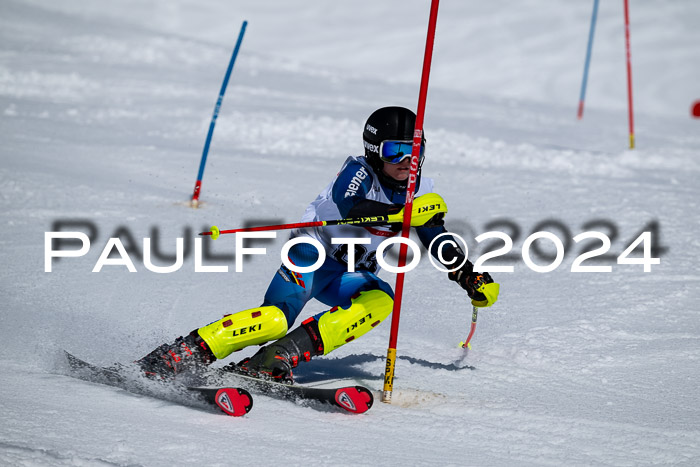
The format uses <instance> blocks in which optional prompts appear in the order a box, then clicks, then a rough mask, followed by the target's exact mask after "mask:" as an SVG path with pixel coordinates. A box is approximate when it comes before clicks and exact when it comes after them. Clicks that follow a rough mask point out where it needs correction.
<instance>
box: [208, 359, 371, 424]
mask: <svg viewBox="0 0 700 467" xmlns="http://www.w3.org/2000/svg"><path fill="white" fill-rule="evenodd" d="M215 371H216V377H215V379H216V380H217V381H221V382H223V383H224V384H226V383H229V382H230V383H234V384H235V385H236V386H242V387H245V388H246V389H248V390H250V391H251V392H253V393H254V394H255V393H257V394H261V395H266V396H270V397H274V398H277V399H284V400H290V401H293V402H305V401H311V402H318V403H322V404H329V405H332V406H334V407H337V408H339V409H342V410H345V411H347V412H350V413H355V414H361V413H365V412H367V411H368V410H369V409H370V408H371V407H372V404H373V403H374V396H373V395H372V391H371V390H369V389H368V388H366V387H364V386H359V385H347V386H335V387H315V386H307V385H303V384H290V383H284V382H278V381H271V380H267V379H261V378H258V377H255V376H251V375H247V374H243V373H238V372H236V371H231V370H226V369H218V370H215Z"/></svg>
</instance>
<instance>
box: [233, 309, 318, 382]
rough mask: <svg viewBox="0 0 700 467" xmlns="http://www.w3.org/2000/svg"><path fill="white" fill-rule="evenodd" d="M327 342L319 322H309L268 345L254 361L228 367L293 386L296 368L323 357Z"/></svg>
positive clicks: (251, 359) (234, 370)
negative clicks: (314, 357) (294, 369)
mask: <svg viewBox="0 0 700 467" xmlns="http://www.w3.org/2000/svg"><path fill="white" fill-rule="evenodd" d="M323 353H324V349H323V340H322V339H321V334H320V332H319V329H318V322H317V321H316V320H315V319H314V318H309V319H307V320H306V321H304V322H303V323H301V326H299V327H298V328H296V329H295V330H294V331H292V332H290V333H289V334H287V335H286V336H284V337H283V338H281V339H279V340H277V341H275V342H274V343H272V344H270V345H266V346H264V347H263V348H261V349H260V350H258V352H257V353H256V354H255V355H253V356H252V357H250V358H246V359H243V360H242V361H240V362H239V363H238V364H230V365H228V366H226V367H224V370H225V371H232V372H234V373H240V374H244V375H248V376H253V377H256V378H262V379H267V380H272V381H280V382H284V383H293V382H294V376H293V374H292V368H296V366H297V365H299V362H300V361H306V362H308V361H309V360H311V357H313V356H316V355H323Z"/></svg>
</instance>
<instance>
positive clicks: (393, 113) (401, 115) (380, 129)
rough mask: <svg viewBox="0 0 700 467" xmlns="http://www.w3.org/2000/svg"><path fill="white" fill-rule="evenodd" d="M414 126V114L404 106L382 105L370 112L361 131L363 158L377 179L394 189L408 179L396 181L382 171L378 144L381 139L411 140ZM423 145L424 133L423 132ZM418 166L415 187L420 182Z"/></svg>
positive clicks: (400, 188) (403, 186)
mask: <svg viewBox="0 0 700 467" xmlns="http://www.w3.org/2000/svg"><path fill="white" fill-rule="evenodd" d="M415 126H416V114H414V113H413V112H412V111H411V110H409V109H407V108H405V107H382V108H381V109H377V110H375V111H374V112H372V115H370V116H369V118H368V119H367V122H366V123H365V128H364V131H363V132H362V141H363V142H364V145H365V158H366V159H367V162H368V163H369V165H370V167H372V169H374V172H375V173H376V174H377V176H378V177H379V181H380V182H381V183H382V184H384V185H387V186H388V187H389V188H391V189H394V190H399V191H403V190H405V189H406V186H407V185H408V180H405V181H398V180H394V179H393V178H391V177H389V176H387V175H386V174H384V172H383V171H382V167H383V166H384V165H383V164H384V163H383V162H382V160H381V159H380V158H379V145H380V143H381V142H382V141H387V140H398V141H413V130H414V129H415ZM423 145H425V134H423ZM422 165H423V164H422V161H421V165H420V166H418V180H417V183H416V189H417V186H418V184H419V183H420V169H421V166H422Z"/></svg>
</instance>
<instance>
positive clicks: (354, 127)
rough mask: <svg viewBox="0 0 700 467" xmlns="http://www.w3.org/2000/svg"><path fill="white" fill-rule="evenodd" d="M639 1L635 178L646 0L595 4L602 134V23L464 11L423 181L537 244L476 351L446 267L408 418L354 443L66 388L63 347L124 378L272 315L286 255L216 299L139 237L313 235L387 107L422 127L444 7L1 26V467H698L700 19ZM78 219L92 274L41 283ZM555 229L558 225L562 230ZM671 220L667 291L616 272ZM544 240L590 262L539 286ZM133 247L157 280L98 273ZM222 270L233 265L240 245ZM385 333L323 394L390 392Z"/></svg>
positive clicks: (111, 270)
mask: <svg viewBox="0 0 700 467" xmlns="http://www.w3.org/2000/svg"><path fill="white" fill-rule="evenodd" d="M631 3H632V5H631V21H632V25H631V33H632V60H633V72H634V76H633V80H634V93H635V126H636V135H637V148H636V149H635V150H633V151H631V150H628V149H627V141H628V128H627V114H626V102H627V96H626V88H625V80H626V77H625V63H624V35H623V31H624V30H623V18H622V2H621V1H618V2H602V4H601V7H600V12H599V18H598V27H597V35H596V40H595V43H594V49H593V60H592V65H591V74H590V77H589V89H588V93H587V102H586V110H585V116H584V119H583V120H582V121H577V120H576V118H575V115H576V106H577V104H578V95H579V86H580V80H581V72H582V69H583V59H584V56H585V47H586V41H587V37H588V27H589V20H590V13H591V6H592V2H562V1H553V0H527V1H521V2H505V1H493V2H472V1H469V2H464V1H463V2H443V4H442V5H441V9H440V15H439V20H438V30H437V37H436V43H435V54H434V64H433V73H432V75H431V89H430V92H429V95H428V106H427V111H426V119H425V131H426V136H427V139H428V155H427V159H426V163H425V166H424V169H425V173H426V175H429V176H431V177H433V178H435V179H436V182H437V183H436V188H437V191H438V192H439V193H440V194H441V195H443V197H444V198H445V199H446V201H447V203H448V206H449V209H450V213H449V215H448V223H447V225H448V228H451V230H453V231H455V232H458V233H460V234H462V235H463V236H464V237H465V238H466V239H467V241H468V242H469V246H470V247H471V248H473V249H475V248H476V242H475V241H474V237H475V236H476V235H478V234H480V233H484V232H486V231H488V230H502V231H505V232H507V233H509V234H511V236H513V238H514V243H515V245H514V248H513V251H512V253H513V255H514V258H513V259H511V260H510V264H512V265H514V266H515V272H513V273H494V274H493V275H494V277H495V278H496V279H497V281H498V282H500V284H501V297H500V300H499V302H498V303H497V304H496V306H494V307H493V308H492V309H488V310H483V311H481V313H480V314H479V321H478V326H477V331H476V335H475V337H474V340H473V349H472V350H471V351H469V352H468V354H465V352H464V351H463V350H462V349H459V348H458V347H457V346H458V343H459V342H460V341H461V340H464V338H465V337H466V334H467V332H468V330H469V323H470V318H471V307H470V306H469V304H468V302H467V301H466V297H465V294H464V293H463V292H462V291H461V290H460V289H458V288H457V287H456V286H455V285H454V284H453V283H450V282H448V281H447V280H446V278H445V275H444V274H443V273H440V272H438V271H436V270H435V269H433V268H432V266H430V264H429V263H428V262H427V260H425V259H424V261H423V264H421V266H420V267H419V268H418V269H417V270H415V271H413V272H411V273H409V274H408V275H407V278H406V291H405V295H404V306H403V310H402V315H401V328H400V334H399V344H398V355H399V361H398V364H397V368H396V381H395V391H394V403H393V404H392V405H387V404H381V403H377V404H376V405H375V407H374V408H373V409H372V410H371V411H370V412H369V413H367V414H366V415H363V416H349V415H345V414H340V413H336V412H332V411H327V410H317V409H314V408H309V407H302V406H297V405H294V404H291V403H287V402H282V401H277V400H273V399H269V398H265V397H257V398H256V403H255V407H254V409H253V411H252V412H251V413H250V414H249V415H248V416H246V417H244V418H240V419H233V418H230V417H225V416H221V415H219V414H216V413H214V412H212V411H211V410H207V409H204V408H201V407H190V406H185V405H180V404H176V403H174V402H168V401H163V400H158V399H153V398H149V397H145V396H138V395H133V394H130V393H127V392H125V391H122V390H119V389H115V388H111V387H106V386H101V385H96V384H90V383H85V382H82V381H79V380H76V379H73V378H69V377H67V376H64V375H63V373H64V369H63V366H62V364H61V362H60V359H59V358H58V356H59V355H60V352H59V350H60V349H62V348H66V349H69V350H71V351H72V352H74V353H76V354H77V355H78V356H80V357H83V358H85V359H88V360H91V361H93V362H95V363H100V364H108V363H111V362H114V361H123V362H127V361H131V360H133V359H135V358H138V357H140V356H142V355H144V354H145V353H146V352H148V351H149V350H151V349H152V348H154V347H155V346H156V345H158V344H160V343H162V342H165V341H167V340H170V339H172V338H173V337H176V336H178V335H180V334H182V333H186V332H189V331H190V330H191V329H194V328H196V327H198V326H201V325H203V324H206V323H208V322H210V321H212V320H214V319H217V318H218V317H219V316H220V315H221V314H224V313H230V312H235V311H238V310H240V309H245V308H249V307H252V306H256V305H257V304H259V302H260V300H261V297H262V295H263V293H264V290H265V288H266V287H267V283H268V281H269V280H270V278H271V277H272V274H274V271H275V270H276V268H277V265H278V263H279V250H280V248H281V245H282V243H283V241H284V238H285V237H284V235H280V236H279V238H278V239H277V240H276V241H274V242H268V243H261V244H260V245H261V246H266V247H267V249H268V254H267V255H266V256H259V257H254V258H252V259H250V260H248V261H246V262H245V264H244V272H243V273H235V272H234V267H235V262H234V261H233V260H232V259H226V260H223V261H221V260H219V261H214V260H210V261H208V263H207V265H218V266H223V265H226V266H229V269H230V271H229V272H228V273H196V272H195V271H194V269H195V266H194V257H193V255H192V254H189V255H188V256H187V258H186V260H185V263H184V265H183V267H182V268H181V269H180V270H179V271H178V272H175V273H172V274H156V273H153V272H150V271H148V270H147V269H146V268H145V266H144V263H143V261H142V260H141V255H140V254H138V253H140V252H141V251H142V250H143V245H142V239H143V238H145V237H154V238H157V239H158V240H159V248H160V250H161V251H163V252H166V253H167V254H168V255H173V254H174V251H175V238H177V237H185V238H186V239H187V242H189V244H190V245H191V239H192V237H194V234H195V233H196V232H198V231H200V230H202V229H207V228H208V227H209V226H210V225H212V224H217V225H219V226H220V227H222V228H233V227H237V226H240V225H243V224H244V223H245V222H248V221H250V222H253V221H255V222H260V223H264V222H270V221H272V222H293V221H296V220H297V219H298V218H299V217H300V216H301V214H302V213H303V211H304V208H305V206H306V204H307V203H308V202H310V201H311V200H312V199H313V198H314V197H315V196H316V194H317V193H318V192H319V191H320V190H321V189H322V188H323V187H324V186H325V185H326V183H327V182H328V181H329V180H330V178H331V177H333V176H334V175H335V173H336V172H337V170H338V169H339V167H340V165H341V164H342V162H343V160H344V159H345V157H346V156H347V155H349V154H358V153H361V151H362V143H361V139H360V135H361V130H362V124H363V122H364V120H365V119H366V117H367V116H368V115H369V114H370V113H371V112H372V111H373V110H374V109H376V108H378V107H381V106H384V105H404V106H408V107H412V108H415V106H416V102H417V97H418V83H419V76H420V68H421V63H422V54H423V46H424V41H425V27H426V24H427V14H428V10H429V2H427V1H415V0H413V1H398V0H395V1H383V2H378V1H371V2H370V1H364V0H361V1H360V0H355V1H353V2H342V3H340V2H333V4H332V6H330V4H329V3H328V2H323V1H320V0H315V1H305V2H298V1H281V0H275V1H268V2H253V1H240V2H224V1H221V0H197V1H192V0H167V1H165V0H138V1H136V0H119V1H113V2H84V1H77V0H58V1H55V0H54V1H49V0H22V1H20V0H3V1H2V2H1V3H0V122H1V126H0V134H1V136H2V146H1V149H0V151H1V154H2V166H0V183H1V186H2V189H1V190H0V204H1V205H2V213H1V218H0V223H1V224H2V226H3V230H2V237H0V244H1V245H2V249H1V251H2V264H3V266H4V267H3V268H2V272H0V274H1V275H2V279H1V281H0V284H1V287H2V298H3V300H2V314H1V315H0V323H1V325H0V337H1V339H2V343H3V344H2V346H0V375H1V378H2V384H0V394H1V396H0V414H1V415H0V417H1V420H2V423H0V464H1V465H42V466H43V465H90V466H92V465H148V466H158V465H163V466H166V465H232V464H244V465H267V464H275V463H285V464H293V465H302V464H304V465H309V464H314V465H318V464H321V465H330V464H339V465H436V464H437V465H457V464H460V465H462V464H466V465H519V466H520V465H620V466H631V465H687V466H691V465H700V396H699V395H698V394H699V392H698V389H697V387H698V375H699V373H698V369H699V368H698V359H699V358H700V323H699V320H698V312H699V311H700V308H699V307H698V304H697V302H698V298H700V297H699V294H698V291H699V290H700V274H699V273H698V272H697V264H698V259H699V257H700V255H699V253H700V240H698V236H697V235H698V230H699V229H698V228H699V227H700V216H699V213H698V199H700V196H699V195H700V188H699V187H698V182H697V179H698V175H699V173H700V121H699V120H692V119H691V118H690V117H689V109H690V106H691V103H692V102H693V100H695V99H699V98H700V79H698V76H699V75H700V60H698V58H699V57H698V55H699V53H700V48H699V45H698V44H700V29H699V28H697V19H698V18H700V3H698V2H697V1H695V0H678V1H674V2H664V1H660V0H657V1H645V2H631ZM244 19H247V20H248V21H249V26H248V31H247V33H246V37H245V39H244V42H243V47H242V49H241V53H240V55H239V58H238V62H237V64H236V67H235V69H234V72H233V76H232V78H231V82H230V85H229V88H228V91H227V95H226V98H225V99H224V103H223V106H222V108H221V113H220V115H219V120H218V123H217V128H216V132H215V134H214V140H213V143H212V147H211V151H210V154H209V162H208V166H207V168H206V173H205V177H204V183H203V191H202V199H203V200H204V201H205V205H204V207H202V208H201V209H199V210H193V209H190V208H188V207H186V201H187V200H188V198H189V196H190V194H191V190H192V187H193V185H194V181H195V176H196V172H197V168H198V164H199V158H200V155H201V150H202V145H203V143H204V138H205V135H206V131H207V128H208V125H209V121H210V118H211V111H212V109H213V105H214V102H215V99H216V96H217V92H218V90H219V88H220V86H221V79H222V77H223V74H224V71H225V69H226V64H227V63H228V59H229V57H230V53H231V50H232V47H233V45H234V43H235V39H236V37H237V35H238V31H239V27H240V24H241V23H242V21H243V20H244ZM69 220H73V221H76V220H77V221H82V222H83V223H85V222H88V223H92V225H94V226H95V227H96V229H97V232H96V238H95V239H94V240H93V242H92V245H91V249H90V251H89V253H88V254H87V255H86V256H84V257H81V258H62V259H60V260H54V261H53V272H51V273H47V272H44V233H45V232H48V231H52V230H54V229H55V228H56V227H55V226H56V222H57V221H60V222H65V221H69ZM499 220H500V224H491V225H489V224H490V223H491V222H493V221H499ZM547 220H554V221H557V222H558V224H552V223H550V224H549V225H545V226H544V227H543V226H541V225H540V226H538V224H540V223H541V222H543V221H547ZM603 221H604V222H603ZM654 221H655V222H656V227H657V230H656V231H655V235H656V234H658V244H659V245H660V246H661V247H663V248H664V249H663V250H661V254H660V255H659V256H660V257H661V264H660V265H656V266H652V271H651V272H650V273H644V272H642V266H640V265H618V264H615V261H614V259H615V257H616V256H617V255H619V254H620V253H621V252H622V251H623V250H624V249H625V248H626V247H627V246H628V245H629V244H630V243H631V241H632V240H634V239H635V238H636V237H637V235H638V234H639V232H641V231H642V230H650V229H651V227H653V225H651V226H650V223H651V222H654ZM562 226H563V228H564V229H567V230H568V231H569V232H565V231H562V230H561V228H562ZM154 229H155V231H154ZM515 229H517V230H518V232H516V231H515ZM63 230H71V229H70V228H69V227H68V228H66V227H63ZM79 230H85V226H84V225H83V227H81V228H80V229H79ZM533 230H550V231H552V232H553V233H555V234H557V236H559V237H560V238H561V239H562V240H564V241H567V242H570V243H571V247H570V250H569V251H568V253H567V256H566V258H565V259H564V262H563V264H562V265H561V266H559V268H557V269H556V270H555V271H553V272H550V273H544V274H542V273H536V272H534V271H532V270H531V269H530V268H528V267H527V266H526V265H525V263H523V261H522V259H519V255H520V251H521V246H522V244H523V241H524V239H525V237H527V235H529V233H530V232H532V231H533ZM587 230H600V231H603V232H605V233H606V234H608V235H609V236H610V237H614V238H613V242H612V246H611V249H610V252H609V253H610V254H611V255H612V260H611V261H607V262H606V263H604V264H606V265H611V266H612V272H610V273H573V272H571V271H570V268H571V264H572V263H573V261H574V259H575V257H576V256H577V255H578V254H579V253H580V252H582V251H584V250H583V249H582V247H581V246H580V245H576V244H574V243H573V242H572V241H571V238H573V236H575V235H577V234H579V233H581V232H584V231H587ZM85 231H86V230H85ZM120 231H121V235H122V239H123V241H124V243H125V246H128V247H134V248H136V250H137V253H133V254H132V255H131V258H132V260H133V261H134V264H135V267H136V269H137V270H138V272H136V273H129V272H128V271H127V269H126V267H124V266H109V265H108V266H105V267H104V268H103V270H102V271H101V272H99V273H93V272H91V271H92V269H93V267H94V266H95V263H96V262H97V260H98V258H99V256H100V254H101V252H102V249H103V248H104V247H105V245H106V244H107V240H108V238H109V237H111V236H115V235H116V236H119V232H120ZM516 234H517V235H516ZM129 235H130V238H129V237H128V236H129ZM130 240H133V242H130ZM495 245H497V244H495ZM543 245H544V244H543ZM598 245H600V243H591V244H590V245H589V247H588V249H591V248H593V247H597V246H598ZM209 246H210V247H211V248H212V251H213V253H214V254H216V255H231V254H232V253H233V250H234V242H233V238H222V239H221V240H219V241H218V242H217V243H216V244H213V245H209ZM542 248H545V247H544V246H542ZM132 251H133V250H132ZM481 251H483V249H482V250H481ZM472 255H473V256H472V257H476V254H475V253H474V252H472ZM537 261H538V262H539V263H540V264H546V261H544V260H542V259H539V260H537ZM154 262H155V263H156V264H159V265H167V264H169V263H168V261H163V260H157V259H154ZM584 264H585V265H591V264H596V263H594V262H586V263H584ZM382 277H384V278H385V279H386V280H387V281H389V282H390V283H393V282H394V277H393V276H392V275H391V274H387V273H383V274H382ZM320 310H322V306H321V305H320V304H318V303H311V304H309V306H308V307H307V309H306V310H305V312H304V313H305V315H304V316H308V315H311V314H315V313H317V312H318V311H320ZM388 336H389V324H388V320H387V321H386V322H385V323H383V324H382V325H381V326H380V327H379V328H378V329H376V330H375V331H373V332H372V333H369V334H368V335H366V336H364V337H363V338H362V339H360V340H359V341H357V342H353V343H352V344H349V345H347V346H345V347H343V348H341V349H339V350H337V351H335V352H333V353H332V354H330V355H329V356H327V357H325V358H319V359H317V360H315V361H313V362H311V363H308V364H305V365H304V366H300V367H299V369H298V370H299V371H298V373H297V374H298V377H299V378H300V380H306V381H313V380H316V379H320V378H323V377H352V378H356V379H359V380H361V381H363V382H364V383H365V384H367V385H369V386H370V387H372V389H374V390H376V391H379V390H380V389H381V387H382V376H383V373H384V363H385V355H386V348H387V344H388ZM252 351H253V349H246V350H244V351H242V352H240V353H238V354H237V355H234V357H233V358H235V359H238V358H242V357H244V356H246V355H248V354H250V353H252ZM470 366H473V367H475V368H476V369H475V370H471V369H469V367H470Z"/></svg>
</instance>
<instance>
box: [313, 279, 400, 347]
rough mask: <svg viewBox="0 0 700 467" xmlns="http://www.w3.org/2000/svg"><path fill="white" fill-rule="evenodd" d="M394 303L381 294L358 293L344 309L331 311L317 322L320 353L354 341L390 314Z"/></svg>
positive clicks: (336, 308) (337, 308)
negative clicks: (321, 341)
mask: <svg viewBox="0 0 700 467" xmlns="http://www.w3.org/2000/svg"><path fill="white" fill-rule="evenodd" d="M393 307H394V301H393V300H392V299H391V297H390V296H389V295H387V294H386V293H385V292H382V291H381V290H369V291H366V292H360V294H359V296H357V297H355V298H353V299H352V304H351V305H350V306H349V307H348V308H347V309H344V308H340V307H335V308H332V309H331V310H330V311H328V312H327V313H326V314H324V315H322V316H321V318H320V319H319V320H318V329H319V332H320V333H321V339H322V340H323V353H324V354H328V353H329V352H331V351H333V350H335V349H337V348H338V347H340V346H342V345H344V344H346V343H348V342H350V341H352V340H354V339H357V338H358V337H360V336H362V335H363V334H365V333H367V332H368V331H370V330H371V329H372V328H374V327H375V326H377V325H378V324H379V323H381V322H382V321H383V320H384V319H385V318H386V317H387V316H389V315H390V314H391V310H392V309H393Z"/></svg>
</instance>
